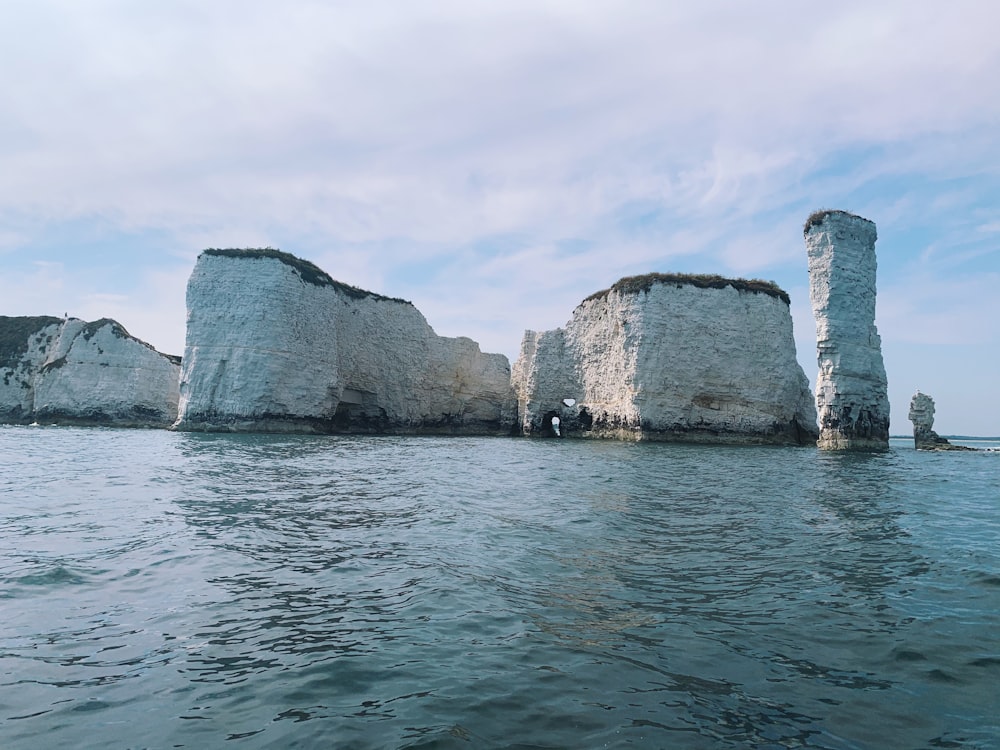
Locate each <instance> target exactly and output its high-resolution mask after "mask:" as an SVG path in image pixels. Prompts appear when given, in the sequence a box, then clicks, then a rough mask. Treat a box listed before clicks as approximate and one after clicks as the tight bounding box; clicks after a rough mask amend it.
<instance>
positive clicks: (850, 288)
mask: <svg viewBox="0 0 1000 750" xmlns="http://www.w3.org/2000/svg"><path fill="white" fill-rule="evenodd" d="M804 234H805V242H806V250H807V252H808V256H809V299H810V301H811V302H812V310H813V316H814V317H815V318H816V348H817V356H818V360H819V376H818V378H817V381H816V409H817V412H818V414H819V428H820V433H819V441H818V442H817V445H818V447H819V448H821V449H825V450H885V449H888V447H889V399H888V395H887V381H886V375H885V365H884V364H883V362H882V342H881V339H880V338H879V335H878V331H877V330H876V328H875V270H876V262H875V240H876V239H878V234H877V232H876V231H875V223H874V222H872V221H869V220H868V219H864V218H862V217H860V216H855V215H854V214H851V213H848V212H846V211H817V212H815V213H813V214H812V215H811V216H810V217H809V218H808V220H807V221H806V224H805V228H804Z"/></svg>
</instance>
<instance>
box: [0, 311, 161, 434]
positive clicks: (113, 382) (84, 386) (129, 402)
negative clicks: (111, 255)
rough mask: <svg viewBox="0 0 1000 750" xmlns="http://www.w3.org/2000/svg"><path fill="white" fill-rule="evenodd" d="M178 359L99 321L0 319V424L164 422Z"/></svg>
mask: <svg viewBox="0 0 1000 750" xmlns="http://www.w3.org/2000/svg"><path fill="white" fill-rule="evenodd" d="M179 379H180V360H179V358H177V357H169V356H167V355H165V354H161V353H160V352H157V351H156V350H155V349H153V348H152V347H151V346H150V345H149V344H146V343H145V342H143V341H140V340H139V339H137V338H135V337H133V336H131V335H129V333H128V332H127V331H126V330H125V329H124V328H123V327H122V326H121V325H120V324H118V323H117V322H115V321H113V320H109V319H107V318H103V319H101V320H97V321H94V322H92V323H87V322H85V321H82V320H79V319H77V318H67V319H63V318H53V317H22V318H9V317H4V316H0V421H3V422H14V423H22V424H27V423H30V422H42V423H46V424H82V425H111V426H118V427H167V426H169V425H170V424H171V423H172V422H173V421H174V420H175V419H176V417H177V401H178V397H179V394H178V385H179Z"/></svg>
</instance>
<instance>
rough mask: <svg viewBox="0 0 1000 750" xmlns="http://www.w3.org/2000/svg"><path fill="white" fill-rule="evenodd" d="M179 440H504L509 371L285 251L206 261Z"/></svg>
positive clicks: (192, 309) (208, 254)
mask: <svg viewBox="0 0 1000 750" xmlns="http://www.w3.org/2000/svg"><path fill="white" fill-rule="evenodd" d="M187 308H188V319H187V341H186V346H185V351H184V367H183V372H182V375H181V387H180V394H181V395H180V409H179V417H178V420H177V423H176V425H175V427H176V428H177V429H181V430H208V431H276V432H374V433H404V434H405V433H413V434H420V433H439V434H507V433H509V432H510V429H511V427H512V425H513V423H514V412H513V409H514V404H513V397H512V392H511V388H510V365H509V363H508V361H507V358H506V357H504V356H503V355H500V354H483V353H482V352H480V350H479V346H478V345H477V344H476V343H475V342H474V341H472V340H471V339H467V338H445V337H441V336H438V335H436V334H435V333H434V331H433V329H432V328H431V327H430V326H429V325H428V324H427V321H426V320H425V319H424V317H423V315H421V314H420V312H419V311H418V310H417V309H416V308H415V307H414V306H413V305H412V304H410V303H409V302H406V301H404V300H400V299H391V298H389V297H383V296H381V295H378V294H374V293H372V292H368V291H364V290H362V289H357V288H355V287H351V286H348V285H346V284H342V283H340V282H337V281H334V280H333V279H332V278H331V277H330V276H329V275H328V274H326V273H325V272H324V271H322V270H320V269H319V268H318V267H316V266H315V265H313V264H312V263H309V262H307V261H303V260H300V259H299V258H296V257H294V256H292V255H289V254H287V253H282V252H279V251H277V250H271V249H265V250H206V251H205V252H203V253H202V254H201V256H200V257H199V258H198V262H197V264H196V265H195V269H194V272H193V273H192V275H191V278H190V281H189V282H188V289H187Z"/></svg>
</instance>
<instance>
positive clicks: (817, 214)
mask: <svg viewBox="0 0 1000 750" xmlns="http://www.w3.org/2000/svg"><path fill="white" fill-rule="evenodd" d="M833 214H843V215H844V216H849V217H851V218H852V219H861V221H867V222H869V223H871V219H866V218H865V217H864V216H858V215H857V214H852V213H851V212H850V211H841V210H840V209H838V208H821V209H819V210H818V211H813V212H812V213H811V214H809V218H808V219H806V223H805V224H803V225H802V234H809V230H810V229H812V228H813V227H818V226H819V225H820V224H822V223H823V220H824V219H826V217H827V216H832V215H833Z"/></svg>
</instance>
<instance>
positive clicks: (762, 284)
mask: <svg viewBox="0 0 1000 750" xmlns="http://www.w3.org/2000/svg"><path fill="white" fill-rule="evenodd" d="M654 284H674V285H675V286H678V287H680V286H684V285H687V286H695V287H698V288H700V289H725V288H726V287H727V286H731V287H733V289H736V290H737V291H740V292H753V293H754V294H767V295H769V296H771V297H776V298H777V299H780V300H783V301H784V302H785V304H786V305H787V304H791V300H790V299H789V297H788V292H786V291H785V290H784V289H782V288H781V287H780V286H778V285H777V284H775V283H774V282H773V281H764V280H763V279H727V278H726V277H725V276H719V275H718V274H714V273H647V274H643V275H642V276H626V277H625V278H623V279H619V280H618V281H616V282H615V283H614V284H612V285H611V287H610V288H609V289H602V290H600V291H599V292H594V293H593V294H591V295H590V296H589V297H587V298H586V299H585V300H583V301H584V302H589V301H590V300H595V299H603V298H604V297H607V296H608V294H609V293H610V292H618V293H620V294H638V293H639V292H648V291H649V290H650V289H651V288H652V287H653V285H654ZM581 304H582V303H581Z"/></svg>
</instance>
